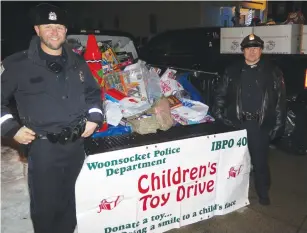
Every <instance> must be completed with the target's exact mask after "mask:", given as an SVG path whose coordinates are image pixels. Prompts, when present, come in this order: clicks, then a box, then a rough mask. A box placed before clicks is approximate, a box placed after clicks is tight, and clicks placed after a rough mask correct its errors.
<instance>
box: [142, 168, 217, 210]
mask: <svg viewBox="0 0 307 233" xmlns="http://www.w3.org/2000/svg"><path fill="white" fill-rule="evenodd" d="M216 165H217V164H216V163H210V162H209V163H208V165H201V166H199V167H192V168H188V169H182V168H181V167H177V168H176V170H175V171H172V170H171V169H168V170H163V171H162V174H157V173H155V172H153V173H151V174H150V175H142V176H140V178H139V180H138V189H139V192H140V193H141V194H147V193H149V192H151V191H158V190H161V189H164V188H167V187H172V186H176V185H180V184H182V185H180V186H179V187H178V189H177V194H176V200H177V201H178V202H180V201H182V200H183V199H186V198H190V197H193V196H198V195H201V194H203V193H205V192H207V193H210V192H212V191H213V190H214V180H209V181H203V182H201V183H199V179H201V178H203V177H205V176H207V175H214V174H216V170H217V168H216ZM189 181H195V184H192V185H184V183H186V182H189ZM169 198H170V193H167V194H162V195H158V196H153V195H150V194H147V195H145V196H143V197H141V198H140V201H141V202H142V203H143V207H142V209H143V211H146V210H147V209H148V208H149V207H150V208H153V209H154V208H157V207H158V206H163V205H165V204H166V203H167V201H168V200H169Z"/></svg>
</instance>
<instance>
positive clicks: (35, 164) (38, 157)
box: [28, 139, 85, 233]
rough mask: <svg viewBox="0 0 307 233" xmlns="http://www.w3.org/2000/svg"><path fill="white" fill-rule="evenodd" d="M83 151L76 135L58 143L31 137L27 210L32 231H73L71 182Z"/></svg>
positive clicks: (83, 155)
mask: <svg viewBox="0 0 307 233" xmlns="http://www.w3.org/2000/svg"><path fill="white" fill-rule="evenodd" d="M84 158H85V153H84V149H83V142H82V140H81V139H80V140H79V141H76V142H74V143H68V144H66V145H61V144H59V143H56V144H53V143H51V142H49V141H48V140H44V139H39V140H35V141H34V142H33V143H32V145H31V147H30V150H29V157H28V170H29V172H28V184H29V192H30V212H31V218H32V223H33V228H34V232H35V233H73V232H74V228H75V226H76V207H75V182H76V179H77V177H78V174H79V172H80V170H81V167H82V164H83V161H84Z"/></svg>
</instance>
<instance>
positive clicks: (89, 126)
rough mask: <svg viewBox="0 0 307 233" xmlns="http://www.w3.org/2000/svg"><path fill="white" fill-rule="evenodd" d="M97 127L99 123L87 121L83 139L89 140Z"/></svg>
mask: <svg viewBox="0 0 307 233" xmlns="http://www.w3.org/2000/svg"><path fill="white" fill-rule="evenodd" d="M97 126H98V124H97V123H95V122H91V121H87V122H86V125H85V130H84V132H83V134H82V135H81V137H83V138H87V137H89V136H91V135H92V134H93V133H94V131H95V129H96V128H97Z"/></svg>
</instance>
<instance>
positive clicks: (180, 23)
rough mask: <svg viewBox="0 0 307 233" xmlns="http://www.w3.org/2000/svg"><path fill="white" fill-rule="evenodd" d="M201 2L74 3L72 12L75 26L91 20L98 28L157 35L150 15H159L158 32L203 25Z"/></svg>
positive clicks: (77, 26) (157, 19)
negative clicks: (152, 26)
mask: <svg viewBox="0 0 307 233" xmlns="http://www.w3.org/2000/svg"><path fill="white" fill-rule="evenodd" d="M68 4H69V3H67V7H69V5H68ZM200 5H201V4H200V2H95V3H93V4H92V5H89V4H88V3H86V2H74V9H69V11H70V14H71V17H72V19H73V20H74V24H75V27H76V28H80V27H82V28H86V27H87V25H86V22H88V24H90V25H91V26H92V27H95V28H99V26H103V28H104V29H107V30H113V29H115V30H117V29H119V30H122V31H127V32H130V33H132V34H133V35H134V36H150V35H152V34H155V32H154V31H151V30H150V15H152V16H153V17H155V18H156V29H157V31H156V33H159V32H163V31H165V30H168V29H178V28H187V27H199V26H202V20H201V6H200ZM116 18H117V23H116V22H115V21H116ZM117 26H118V27H117Z"/></svg>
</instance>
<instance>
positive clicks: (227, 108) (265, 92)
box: [213, 60, 286, 139]
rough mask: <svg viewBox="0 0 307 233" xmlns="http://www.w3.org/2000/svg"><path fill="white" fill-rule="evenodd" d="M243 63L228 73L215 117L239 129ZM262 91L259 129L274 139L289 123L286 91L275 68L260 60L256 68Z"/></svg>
mask: <svg viewBox="0 0 307 233" xmlns="http://www.w3.org/2000/svg"><path fill="white" fill-rule="evenodd" d="M243 67H244V61H241V62H239V63H237V64H235V65H232V66H230V67H229V68H227V69H226V70H225V73H224V75H223V78H222V80H221V82H220V85H219V87H218V88H217V91H216V96H215V103H214V106H213V114H214V115H215V117H216V118H218V119H220V120H222V121H224V123H225V124H228V125H232V126H234V127H236V128H240V124H241V122H242V99H241V98H242V96H241V80H240V79H241V72H242V69H243ZM254 69H257V72H258V73H259V76H258V79H259V82H258V85H259V86H260V89H261V90H262V93H261V95H262V105H261V111H260V120H259V125H260V126H261V128H262V129H264V130H266V131H267V132H268V133H269V135H270V137H271V139H275V138H276V137H280V136H282V134H283V130H284V126H285V121H286V90H285V84H284V80H283V74H282V72H281V70H279V69H278V68H277V67H276V66H274V65H272V64H271V63H269V62H266V61H263V60H261V61H260V62H259V63H258V65H257V67H256V68H254Z"/></svg>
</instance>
